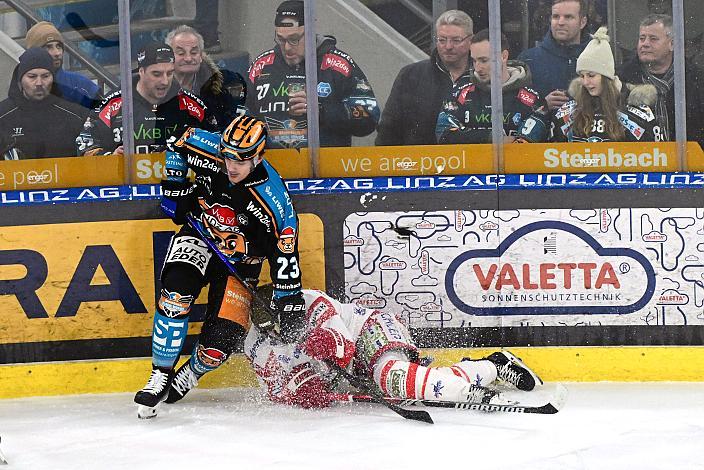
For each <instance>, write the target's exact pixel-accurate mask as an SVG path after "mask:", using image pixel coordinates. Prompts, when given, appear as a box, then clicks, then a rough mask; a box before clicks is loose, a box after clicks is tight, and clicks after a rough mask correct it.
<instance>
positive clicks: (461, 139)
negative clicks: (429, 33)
mask: <svg viewBox="0 0 704 470" xmlns="http://www.w3.org/2000/svg"><path fill="white" fill-rule="evenodd" d="M470 53H471V55H472V63H473V64H474V73H473V74H472V76H471V77H464V78H462V79H461V80H460V81H458V82H457V85H456V86H455V88H454V89H453V91H452V93H451V94H449V96H448V97H447V99H446V101H445V102H444V104H443V107H442V111H441V113H440V115H439V116H438V120H437V128H436V131H435V132H436V135H437V139H438V143H439V144H488V143H491V141H492V133H491V44H490V43H489V30H488V29H484V30H482V31H479V32H478V33H477V34H475V35H474V37H472V41H471V46H470ZM508 57H509V54H508V39H507V38H506V36H505V35H503V34H502V35H501V80H502V91H503V112H504V135H505V141H506V142H513V141H514V138H515V136H516V135H517V133H518V130H519V129H520V128H521V125H522V124H523V121H525V119H526V118H527V117H528V116H530V114H531V113H532V112H533V110H534V109H536V108H538V107H539V106H541V105H542V103H543V102H542V100H541V99H540V97H539V96H538V93H537V92H536V91H535V90H533V89H532V88H530V85H531V78H530V71H529V70H528V67H526V65H525V64H524V63H523V62H519V61H517V60H509V58H508Z"/></svg>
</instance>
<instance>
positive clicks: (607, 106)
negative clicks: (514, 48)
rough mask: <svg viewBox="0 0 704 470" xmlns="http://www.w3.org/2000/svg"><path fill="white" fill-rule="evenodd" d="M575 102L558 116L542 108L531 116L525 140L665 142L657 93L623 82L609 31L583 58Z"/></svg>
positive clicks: (596, 36) (522, 133)
mask: <svg viewBox="0 0 704 470" xmlns="http://www.w3.org/2000/svg"><path fill="white" fill-rule="evenodd" d="M577 73H578V74H579V77H578V78H575V79H574V80H572V83H571V84H570V87H569V94H570V96H572V97H573V99H572V100H570V101H569V102H567V103H565V104H564V105H562V107H560V108H559V109H557V111H556V112H555V114H554V116H550V114H549V113H548V112H547V111H546V108H541V109H539V110H538V111H536V112H534V113H533V114H532V115H531V116H530V117H529V118H528V119H526V121H525V123H524V124H523V126H522V128H521V130H520V131H519V134H520V138H521V139H522V140H524V141H527V142H546V141H552V142H605V141H617V142H618V141H625V142H652V141H659V140H661V132H660V127H659V126H658V122H657V120H656V119H655V115H654V114H653V111H652V110H651V109H650V106H651V105H652V104H653V103H654V102H655V98H656V95H657V91H656V90H655V87H653V86H652V85H637V86H630V85H629V86H623V84H622V83H621V81H620V80H619V78H618V77H617V76H616V74H615V70H614V56H613V54H612V52H611V47H610V45H609V36H608V34H607V29H606V28H605V27H601V28H599V29H598V31H597V32H596V33H594V34H593V35H592V40H591V41H590V42H589V44H588V45H587V47H586V48H585V49H584V52H582V54H581V55H580V56H579V58H578V59H577Z"/></svg>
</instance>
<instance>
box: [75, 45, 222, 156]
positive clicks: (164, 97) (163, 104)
mask: <svg viewBox="0 0 704 470" xmlns="http://www.w3.org/2000/svg"><path fill="white" fill-rule="evenodd" d="M137 65H138V66H137V69H136V70H135V73H136V74H137V82H136V83H134V84H133V86H132V98H133V103H132V106H133V122H134V143H135V152H136V153H152V152H161V151H163V150H164V149H165V146H166V144H167V142H168V141H169V138H171V137H172V136H175V137H178V136H180V135H181V134H183V131H184V130H185V129H186V128H187V127H201V128H213V127H214V126H215V125H216V122H215V120H214V118H213V117H212V116H210V113H209V112H207V108H206V106H205V105H204V104H203V102H202V101H201V99H200V98H198V97H197V96H196V95H194V94H193V93H191V92H189V91H186V90H183V89H181V88H180V87H179V86H178V83H177V82H176V81H175V80H174V53H173V51H172V50H171V48H170V47H169V46H167V45H166V44H163V43H157V42H153V43H149V44H147V45H146V46H144V47H143V48H142V49H141V50H140V51H139V52H138V54H137ZM76 144H77V145H78V149H79V151H80V152H81V154H83V155H109V154H113V153H115V154H122V153H123V151H124V149H123V147H122V91H121V90H120V91H116V92H114V93H112V94H110V95H108V96H107V97H106V98H105V99H104V100H103V101H102V103H101V104H100V105H99V106H98V107H97V108H96V109H95V110H94V111H93V113H91V115H90V117H89V118H88V120H87V121H86V123H85V126H84V128H83V132H81V134H80V135H79V136H78V138H77V139H76Z"/></svg>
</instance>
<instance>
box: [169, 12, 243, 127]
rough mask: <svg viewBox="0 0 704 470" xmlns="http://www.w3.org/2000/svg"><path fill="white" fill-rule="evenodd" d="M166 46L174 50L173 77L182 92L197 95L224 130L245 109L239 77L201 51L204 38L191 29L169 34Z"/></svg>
mask: <svg viewBox="0 0 704 470" xmlns="http://www.w3.org/2000/svg"><path fill="white" fill-rule="evenodd" d="M166 44H168V45H169V46H171V48H172V49H173V51H174V57H175V60H176V61H175V62H174V67H175V68H174V78H175V79H176V81H177V82H178V83H179V85H181V88H183V89H184V90H188V91H191V92H193V93H195V94H196V95H198V96H199V97H200V98H201V99H202V100H203V102H204V103H205V105H206V106H207V107H208V109H209V110H210V112H211V113H212V114H213V115H214V116H215V118H216V120H217V122H218V124H219V125H220V129H218V130H223V129H224V128H225V127H227V125H228V124H229V123H230V122H231V121H232V120H233V119H234V118H235V117H236V116H237V111H238V109H241V108H242V107H244V101H245V96H246V85H245V82H244V78H242V75H240V74H238V73H235V72H231V71H229V70H221V69H220V67H218V66H217V64H215V62H213V60H212V59H211V58H210V56H209V55H208V54H207V53H206V52H205V51H204V49H203V48H204V42H203V37H202V36H201V35H200V33H199V32H198V31H196V30H195V29H193V28H191V27H190V26H186V25H182V26H178V27H177V28H175V29H173V30H171V31H169V33H168V34H167V35H166Z"/></svg>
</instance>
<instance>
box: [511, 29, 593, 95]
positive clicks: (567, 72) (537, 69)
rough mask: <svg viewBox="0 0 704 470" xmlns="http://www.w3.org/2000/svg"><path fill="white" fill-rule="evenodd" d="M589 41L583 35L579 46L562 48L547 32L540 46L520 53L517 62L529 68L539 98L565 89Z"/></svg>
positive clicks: (574, 73)
mask: <svg viewBox="0 0 704 470" xmlns="http://www.w3.org/2000/svg"><path fill="white" fill-rule="evenodd" d="M589 41H590V37H589V35H588V34H585V33H583V34H582V41H581V42H580V43H579V44H572V45H569V46H563V45H561V44H558V43H557V41H555V38H553V37H552V32H551V31H550V30H548V32H547V33H546V34H545V37H544V38H543V40H542V41H541V42H540V44H538V45H537V46H536V47H533V48H531V49H526V50H525V51H523V52H521V53H520V55H519V56H518V60H521V61H523V62H525V63H526V65H528V67H529V68H530V71H531V72H532V73H533V88H534V89H535V90H536V91H537V92H538V93H540V96H543V97H544V96H547V95H548V94H549V93H550V92H551V91H553V90H566V89H567V87H568V85H569V83H570V81H572V79H573V78H574V77H575V76H576V75H577V58H578V57H579V55H580V54H581V53H582V51H583V50H584V48H585V47H587V44H589Z"/></svg>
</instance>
